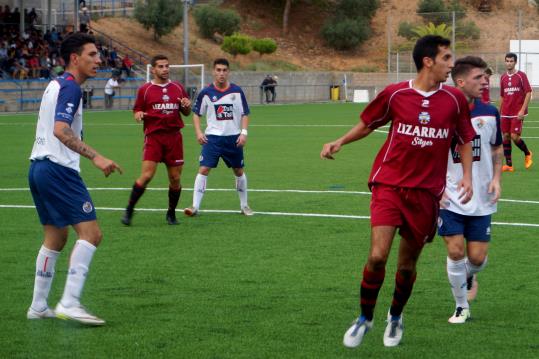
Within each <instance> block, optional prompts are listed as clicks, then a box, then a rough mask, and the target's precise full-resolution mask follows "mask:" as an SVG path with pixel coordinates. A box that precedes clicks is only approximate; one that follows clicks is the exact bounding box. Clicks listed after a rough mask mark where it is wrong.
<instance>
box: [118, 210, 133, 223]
mask: <svg viewBox="0 0 539 359" xmlns="http://www.w3.org/2000/svg"><path fill="white" fill-rule="evenodd" d="M131 219H133V210H131V211H130V210H129V209H126V210H125V212H124V215H123V217H122V219H121V221H122V223H123V224H125V225H126V226H130V225H131Z"/></svg>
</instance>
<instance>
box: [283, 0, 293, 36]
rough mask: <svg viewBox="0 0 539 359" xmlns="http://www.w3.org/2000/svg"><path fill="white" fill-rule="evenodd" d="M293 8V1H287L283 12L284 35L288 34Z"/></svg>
mask: <svg viewBox="0 0 539 359" xmlns="http://www.w3.org/2000/svg"><path fill="white" fill-rule="evenodd" d="M291 7H292V0H286V2H285V4H284V11H283V34H284V35H286V34H288V18H289V16H290V8H291Z"/></svg>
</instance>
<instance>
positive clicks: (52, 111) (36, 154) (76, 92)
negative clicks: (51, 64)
mask: <svg viewBox="0 0 539 359" xmlns="http://www.w3.org/2000/svg"><path fill="white" fill-rule="evenodd" d="M81 99H82V91H81V88H80V86H79V84H78V83H77V82H76V81H75V79H74V77H73V75H71V74H70V73H67V72H65V73H64V74H63V75H62V76H59V77H57V78H56V79H55V80H53V81H51V82H50V83H49V85H48V86H47V88H46V89H45V92H44V93H43V98H42V99H41V106H40V107H39V117H38V120H37V128H36V138H35V142H34V147H33V148H32V154H31V155H30V159H31V160H43V159H48V160H50V161H51V162H54V163H57V164H59V165H62V166H64V167H68V168H72V169H74V170H75V171H77V172H80V165H79V163H80V155H79V154H78V153H76V152H74V151H72V150H70V149H69V148H67V147H66V146H65V145H64V144H63V143H62V142H60V140H59V139H58V138H56V136H54V123H55V122H56V121H62V122H66V123H68V124H69V125H70V126H71V129H72V130H73V132H74V133H75V135H76V136H77V137H79V138H81V137H82V101H81Z"/></svg>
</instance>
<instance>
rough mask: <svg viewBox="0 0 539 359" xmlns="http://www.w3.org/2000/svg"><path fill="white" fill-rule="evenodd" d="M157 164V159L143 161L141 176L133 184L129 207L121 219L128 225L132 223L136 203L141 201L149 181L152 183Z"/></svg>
mask: <svg viewBox="0 0 539 359" xmlns="http://www.w3.org/2000/svg"><path fill="white" fill-rule="evenodd" d="M157 164H158V163H157V162H156V161H149V160H144V161H142V168H141V172H140V176H139V178H137V179H136V180H135V183H134V184H133V187H132V189H131V193H130V194H129V202H128V203H127V207H126V208H125V212H124V215H123V217H122V220H121V221H122V223H123V224H125V225H126V226H129V225H131V221H132V219H133V214H134V212H135V205H136V204H137V202H138V201H139V199H140V197H142V195H143V194H144V191H146V186H147V185H148V183H150V181H151V180H152V178H153V177H154V176H155V172H156V171H157Z"/></svg>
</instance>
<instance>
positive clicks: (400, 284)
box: [390, 270, 417, 317]
mask: <svg viewBox="0 0 539 359" xmlns="http://www.w3.org/2000/svg"><path fill="white" fill-rule="evenodd" d="M416 276H417V273H415V272H410V271H399V270H398V271H397V274H396V275H395V291H394V292H393V301H392V303H391V309H390V313H391V315H392V316H395V317H398V316H400V315H401V314H402V310H403V309H404V306H405V305H406V302H408V298H410V296H411V295H412V289H413V287H414V282H415V278H416Z"/></svg>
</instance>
